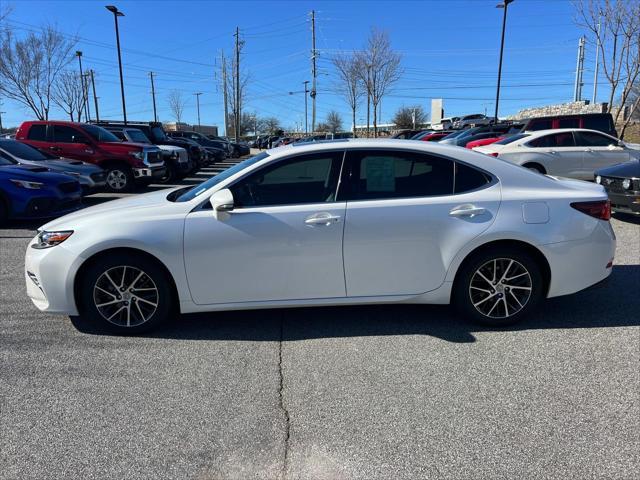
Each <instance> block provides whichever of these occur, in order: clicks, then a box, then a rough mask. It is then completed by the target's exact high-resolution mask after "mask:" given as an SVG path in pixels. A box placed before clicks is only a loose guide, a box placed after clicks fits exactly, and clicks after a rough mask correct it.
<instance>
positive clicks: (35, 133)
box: [27, 123, 47, 142]
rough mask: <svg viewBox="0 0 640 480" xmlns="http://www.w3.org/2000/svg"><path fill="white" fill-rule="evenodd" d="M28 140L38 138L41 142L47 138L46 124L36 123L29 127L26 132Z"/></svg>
mask: <svg viewBox="0 0 640 480" xmlns="http://www.w3.org/2000/svg"><path fill="white" fill-rule="evenodd" d="M27 138H28V139H29V140H40V141H42V142H44V141H46V140H47V126H46V125H44V124H42V123H38V124H35V125H31V126H30V127H29V133H27Z"/></svg>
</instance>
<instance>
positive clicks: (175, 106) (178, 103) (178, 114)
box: [167, 90, 187, 123]
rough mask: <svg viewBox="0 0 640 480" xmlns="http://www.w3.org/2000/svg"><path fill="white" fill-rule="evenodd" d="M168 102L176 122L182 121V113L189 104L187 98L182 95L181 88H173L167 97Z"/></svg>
mask: <svg viewBox="0 0 640 480" xmlns="http://www.w3.org/2000/svg"><path fill="white" fill-rule="evenodd" d="M167 104H168V105H169V110H171V115H172V116H173V118H175V120H176V122H177V123H180V122H182V113H183V112H184V107H185V106H186V105H187V100H186V99H185V98H184V96H183V95H182V92H181V91H180V90H171V91H170V92H169V96H168V97H167Z"/></svg>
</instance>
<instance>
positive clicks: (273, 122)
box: [262, 117, 282, 135]
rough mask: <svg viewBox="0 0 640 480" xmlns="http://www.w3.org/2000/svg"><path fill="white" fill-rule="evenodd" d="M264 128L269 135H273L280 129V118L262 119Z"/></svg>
mask: <svg viewBox="0 0 640 480" xmlns="http://www.w3.org/2000/svg"><path fill="white" fill-rule="evenodd" d="M262 122H263V127H264V130H266V131H267V132H268V133H269V134H270V135H275V134H276V133H277V132H278V131H279V130H281V129H282V127H281V126H280V120H278V119H277V118H276V117H268V118H265V119H264V120H263V121H262Z"/></svg>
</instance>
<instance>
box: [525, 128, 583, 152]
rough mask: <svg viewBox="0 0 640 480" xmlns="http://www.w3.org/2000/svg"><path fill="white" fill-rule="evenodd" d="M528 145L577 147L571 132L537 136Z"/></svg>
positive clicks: (538, 146) (537, 146) (536, 146)
mask: <svg viewBox="0 0 640 480" xmlns="http://www.w3.org/2000/svg"><path fill="white" fill-rule="evenodd" d="M527 145H528V146H529V147H533V148H552V147H554V148H563V147H575V142H574V141H573V134H572V133H571V132H562V133H554V134H552V135H545V136H543V137H540V138H535V139H533V140H531V141H530V142H529V143H528V144H527Z"/></svg>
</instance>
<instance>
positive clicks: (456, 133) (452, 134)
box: [440, 130, 467, 140]
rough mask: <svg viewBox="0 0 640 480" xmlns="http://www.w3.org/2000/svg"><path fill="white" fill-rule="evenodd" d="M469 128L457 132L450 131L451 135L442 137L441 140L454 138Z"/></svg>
mask: <svg viewBox="0 0 640 480" xmlns="http://www.w3.org/2000/svg"><path fill="white" fill-rule="evenodd" d="M466 131H467V130H458V131H457V132H453V133H450V134H449V135H447V136H446V137H444V138H441V139H440V140H451V139H452V138H456V137H459V136H460V135H462V134H463V133H465V132H466Z"/></svg>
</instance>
